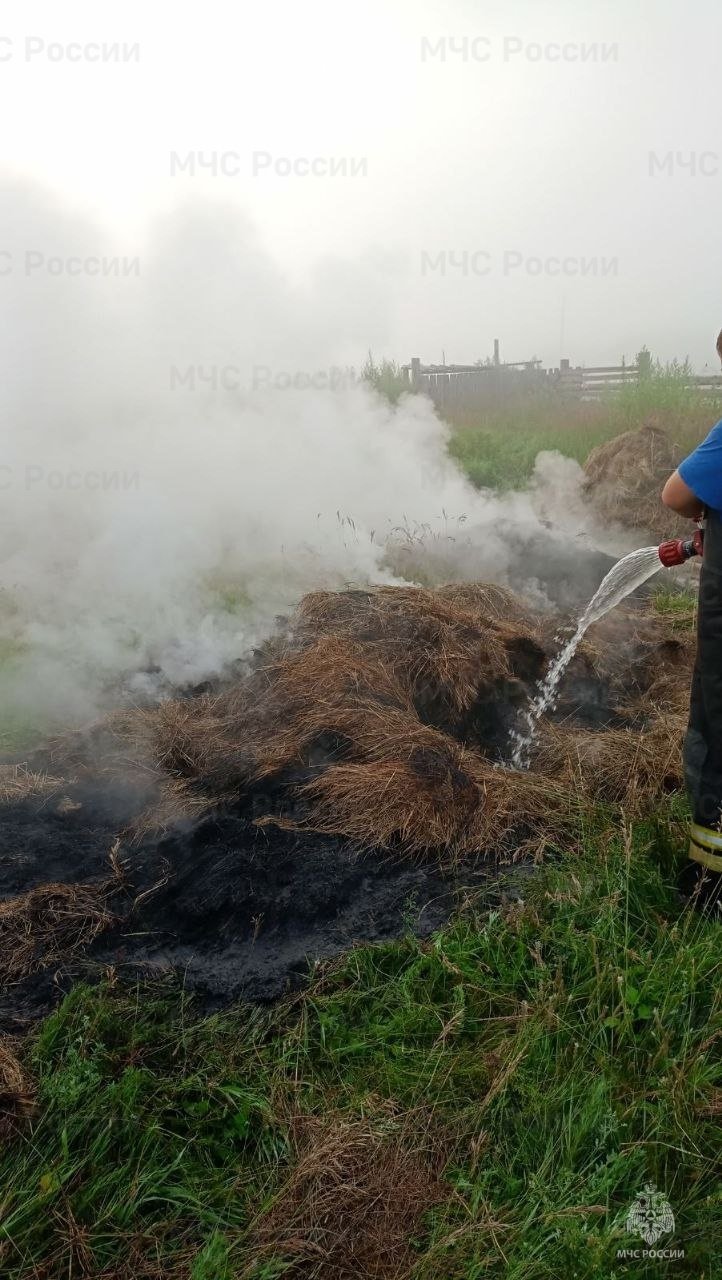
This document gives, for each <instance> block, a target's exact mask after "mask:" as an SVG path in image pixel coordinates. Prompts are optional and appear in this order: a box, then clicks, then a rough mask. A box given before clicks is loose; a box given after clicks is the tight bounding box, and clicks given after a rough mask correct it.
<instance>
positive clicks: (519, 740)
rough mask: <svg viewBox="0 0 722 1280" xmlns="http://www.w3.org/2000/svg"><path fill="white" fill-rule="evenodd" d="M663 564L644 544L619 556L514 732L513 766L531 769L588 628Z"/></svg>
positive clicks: (657, 551) (541, 682)
mask: <svg viewBox="0 0 722 1280" xmlns="http://www.w3.org/2000/svg"><path fill="white" fill-rule="evenodd" d="M661 568H662V562H661V560H660V558H659V549H658V548H657V547H641V548H640V550H638V551H630V553H629V555H627V556H624V557H623V559H621V560H618V561H617V563H616V564H615V565H613V566H612V568H611V569H610V570H609V573H608V574H607V576H606V578H604V579H603V580H602V582H601V583H600V585H599V587H598V588H597V590H596V592H595V594H594V595H593V596H592V599H591V600H590V601H589V604H588V605H587V607H586V609H585V610H584V613H583V614H582V616H581V618H580V619H579V621H578V623H577V625H576V630H575V631H574V633H573V635H571V636H570V638H569V639H568V640H567V642H566V644H565V645H564V647H563V648H562V649H561V651H560V652H559V653H558V654H557V657H556V658H555V659H554V661H553V663H552V664H551V666H550V667H549V670H548V671H547V673H546V675H545V676H544V679H543V680H541V681H540V683H539V685H538V688H537V692H536V694H535V695H534V697H533V698H532V701H531V703H530V705H529V706H528V707H527V709H526V711H525V712H524V713H523V717H522V720H523V727H522V728H521V729H520V730H516V731H515V732H514V734H513V737H514V743H515V745H514V751H513V754H512V757H511V764H512V767H513V768H514V769H528V767H529V757H530V753H531V748H532V747H533V745H534V740H535V738H536V735H537V731H538V728H539V721H540V719H541V717H542V716H543V715H544V712H545V711H548V710H549V708H550V707H552V706H553V705H554V702H555V701H556V696H557V693H558V690H559V684H560V681H561V678H562V676H563V675H564V672H565V671H566V669H567V667H568V666H569V663H570V662H571V660H572V658H573V657H574V654H575V653H576V651H577V646H578V645H579V642H580V640H581V638H582V636H583V635H584V633H585V631H586V630H587V629H588V628H589V627H591V625H592V623H593V622H598V621H599V619H600V618H603V617H604V615H605V614H606V613H609V610H610V609H613V608H614V607H615V605H618V604H619V603H620V602H621V601H622V600H624V598H625V596H628V595H630V594H631V592H632V591H635V590H636V588H637V587H641V585H642V583H643V582H646V581H647V579H648V578H651V577H652V574H654V573H656V572H657V570H658V569H661Z"/></svg>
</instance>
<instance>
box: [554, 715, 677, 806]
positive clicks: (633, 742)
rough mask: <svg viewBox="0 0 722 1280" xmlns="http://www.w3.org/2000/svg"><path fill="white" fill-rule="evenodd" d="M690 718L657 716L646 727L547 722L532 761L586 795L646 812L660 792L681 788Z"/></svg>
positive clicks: (588, 798) (589, 797)
mask: <svg viewBox="0 0 722 1280" xmlns="http://www.w3.org/2000/svg"><path fill="white" fill-rule="evenodd" d="M685 725H686V717H682V716H679V715H674V714H669V715H662V714H660V715H658V716H657V717H656V719H655V720H654V721H653V722H652V723H651V724H650V725H649V726H648V727H646V728H629V729H605V730H603V731H602V732H599V731H597V732H585V731H583V730H579V729H576V730H575V729H570V728H568V727H566V726H563V725H562V726H559V725H553V724H547V725H546V726H545V727H544V730H543V734H542V737H541V740H540V744H539V749H538V752H537V754H536V756H535V760H534V769H535V772H536V773H539V774H545V775H551V776H552V777H554V778H556V779H558V780H559V781H560V782H561V783H562V785H564V786H565V787H566V788H568V790H569V791H570V792H573V793H575V794H577V795H579V796H581V797H584V799H586V800H592V801H595V802H599V803H603V804H620V805H622V807H623V808H624V811H625V813H626V814H627V815H629V816H638V815H639V816H641V815H642V814H643V813H645V812H648V811H649V809H650V807H652V806H653V805H654V804H655V802H656V801H658V800H659V798H660V796H662V795H663V794H665V793H667V792H670V791H676V790H681V788H682V786H683V775H682V739H683V737H684V730H685Z"/></svg>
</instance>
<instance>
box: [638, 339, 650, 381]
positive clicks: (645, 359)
mask: <svg viewBox="0 0 722 1280" xmlns="http://www.w3.org/2000/svg"><path fill="white" fill-rule="evenodd" d="M637 365H638V366H639V380H640V382H641V381H642V379H643V378H650V377H651V376H652V353H651V351H647V348H646V347H644V348H643V349H642V350H641V351H640V353H639V355H638V356H637Z"/></svg>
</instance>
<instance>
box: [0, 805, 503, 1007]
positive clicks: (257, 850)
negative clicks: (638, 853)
mask: <svg viewBox="0 0 722 1280" xmlns="http://www.w3.org/2000/svg"><path fill="white" fill-rule="evenodd" d="M115 832H116V828H115V826H114V824H113V823H112V821H111V820H110V819H108V817H105V818H104V817H103V816H102V813H101V814H100V815H99V814H98V813H97V811H94V810H93V807H92V805H88V804H87V798H86V803H85V804H83V805H82V806H81V807H80V808H78V809H77V810H75V811H72V812H67V813H62V814H60V813H57V812H54V811H53V810H52V808H50V807H49V806H48V805H47V804H46V803H43V802H38V801H37V800H30V801H24V802H22V803H20V804H15V805H7V806H5V807H4V809H3V822H2V829H1V833H0V896H2V897H3V898H12V897H15V896H16V895H18V894H22V893H26V892H27V891H28V890H31V889H33V888H36V887H37V886H39V885H41V884H47V883H48V882H49V881H52V880H58V881H62V882H64V883H73V884H86V885H98V884H101V883H103V882H104V881H107V880H108V878H109V875H110V870H111V869H110V864H109V850H110V848H111V845H112V843H113V841H114V839H115ZM120 857H121V859H122V864H123V867H122V869H123V876H122V883H120V884H118V885H117V887H115V888H114V889H113V891H112V893H111V896H110V899H109V907H110V910H111V911H113V912H114V913H115V914H117V915H118V916H120V917H122V923H121V922H119V923H117V924H116V925H113V926H111V928H110V929H109V930H106V931H105V932H104V933H102V934H101V935H100V937H98V938H97V939H96V940H95V942H94V943H92V944H91V945H90V946H89V947H88V948H87V950H86V951H85V952H84V954H83V955H82V957H81V958H78V957H77V955H76V956H74V957H73V958H72V959H71V960H69V961H67V962H63V963H61V964H59V965H52V966H51V967H50V968H48V969H45V970H42V971H40V972H38V973H34V974H32V975H30V976H29V977H26V978H23V979H21V980H20V981H19V982H16V983H14V984H10V985H9V986H7V987H6V988H5V990H4V991H2V992H0V1032H18V1031H21V1030H22V1029H23V1028H24V1027H25V1026H26V1025H27V1024H28V1022H29V1021H32V1020H33V1019H35V1018H37V1017H40V1016H43V1015H44V1014H45V1013H47V1012H48V1011H49V1010H50V1009H51V1008H52V1007H53V1006H54V1005H55V1004H56V1003H57V1002H58V1000H59V999H61V998H62V996H63V994H64V993H65V992H67V991H68V990H69V989H70V987H71V986H72V984H73V982H74V981H77V980H79V979H84V980H91V981H92V980H93V979H94V978H97V977H99V976H100V975H101V974H102V973H103V971H104V970H105V969H107V968H108V966H113V967H114V968H115V969H116V970H117V971H118V972H119V973H120V974H121V975H122V976H124V977H129V978H130V977H135V976H139V975H143V976H157V975H160V974H168V973H169V972H175V973H176V974H178V975H179V976H180V977H181V979H182V981H183V983H184V985H185V986H186V987H187V988H188V989H190V990H192V991H194V992H195V993H196V994H197V996H198V997H199V999H200V1002H201V1004H202V1005H203V1006H204V1007H205V1008H208V1009H212V1008H215V1007H218V1006H220V1005H222V1004H224V1003H228V1002H230V1001H232V1000H234V999H237V998H239V997H245V998H248V999H252V1000H259V1001H269V1000H274V999H276V998H277V997H279V996H280V995H282V994H284V993H285V992H287V991H289V990H292V989H294V988H295V987H297V986H299V985H301V984H302V983H303V981H304V980H305V979H306V978H307V977H308V976H309V974H310V972H311V971H312V968H313V964H314V962H316V961H319V960H323V959H327V958H329V957H331V956H334V955H337V954H338V953H340V952H342V951H344V950H347V949H348V948H349V947H351V946H352V945H354V944H355V943H358V942H378V941H383V940H386V939H391V938H395V937H399V936H400V935H401V934H403V933H404V932H406V931H412V932H413V933H415V934H417V935H419V936H422V937H423V936H427V935H428V934H430V933H431V932H433V930H435V929H436V928H438V927H439V926H440V925H441V924H442V923H443V922H444V921H446V920H447V919H448V918H449V917H450V915H451V914H452V912H453V910H454V908H455V905H456V904H457V902H458V898H459V894H460V892H464V891H465V892H469V891H473V890H478V889H479V888H480V887H482V886H484V885H485V886H486V887H487V890H488V891H490V892H491V895H492V897H496V898H497V899H498V897H499V894H500V892H504V890H503V889H502V888H501V886H500V882H499V880H498V877H497V876H496V875H495V869H494V867H493V866H492V865H490V864H489V862H488V861H484V862H483V863H482V862H481V861H480V862H479V864H478V865H477V866H473V865H469V864H467V865H466V866H465V867H464V869H463V872H457V873H444V872H443V871H442V870H441V869H440V867H439V865H438V864H437V863H435V862H433V861H429V862H427V863H424V864H419V863H413V862H410V861H409V859H408V858H406V859H403V858H401V857H398V858H395V857H393V856H391V855H389V854H384V855H381V854H379V853H368V852H367V853H361V852H359V851H357V850H354V849H353V848H352V847H351V846H349V845H348V844H344V843H343V842H341V841H338V840H334V839H330V838H325V837H322V836H318V835H301V834H298V833H293V832H286V831H282V830H279V829H278V828H274V827H269V828H261V829H259V828H258V827H257V826H254V825H253V823H252V822H251V821H250V819H249V818H247V817H244V816H240V815H237V814H232V813H227V812H226V813H219V814H217V815H216V816H214V817H212V818H208V819H206V820H204V821H202V822H201V823H199V824H198V825H197V826H195V827H194V828H192V829H189V830H187V831H178V832H176V833H174V834H173V835H169V836H167V837H166V838H164V839H162V840H159V841H154V842H152V843H150V842H149V843H146V844H141V845H139V846H136V847H129V848H124V849H121V851H120ZM520 875H523V868H519V869H516V868H506V869H505V873H504V878H505V879H506V881H507V891H509V892H511V893H514V888H513V885H514V882H515V880H516V879H517V878H518V877H519V876H520Z"/></svg>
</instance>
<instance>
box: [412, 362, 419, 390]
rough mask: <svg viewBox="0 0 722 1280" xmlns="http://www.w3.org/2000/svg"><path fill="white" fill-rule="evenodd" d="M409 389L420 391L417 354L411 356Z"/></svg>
mask: <svg viewBox="0 0 722 1280" xmlns="http://www.w3.org/2000/svg"><path fill="white" fill-rule="evenodd" d="M411 390H412V391H421V360H420V358H419V356H412V357H411Z"/></svg>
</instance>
